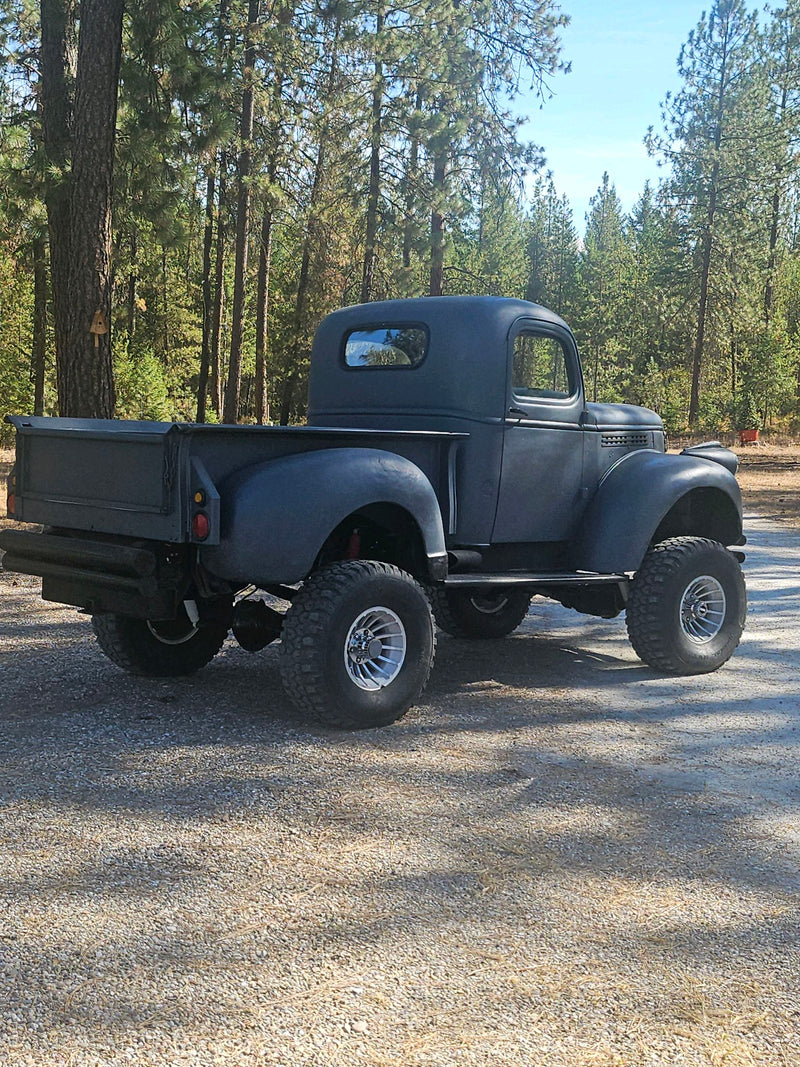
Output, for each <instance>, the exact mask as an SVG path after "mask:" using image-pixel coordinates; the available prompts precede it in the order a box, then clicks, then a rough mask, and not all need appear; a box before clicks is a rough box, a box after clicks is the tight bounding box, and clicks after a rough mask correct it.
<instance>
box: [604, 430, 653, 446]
mask: <svg viewBox="0 0 800 1067" xmlns="http://www.w3.org/2000/svg"><path fill="white" fill-rule="evenodd" d="M600 443H601V445H602V447H603V448H647V447H648V446H649V445H650V434H649V433H604V434H603V435H602V437H601V438H600Z"/></svg>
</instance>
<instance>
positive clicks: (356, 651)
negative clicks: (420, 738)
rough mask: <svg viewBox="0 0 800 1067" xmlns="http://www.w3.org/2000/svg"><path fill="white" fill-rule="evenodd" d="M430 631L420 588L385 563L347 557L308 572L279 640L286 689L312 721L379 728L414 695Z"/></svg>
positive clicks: (429, 653) (422, 681) (424, 669)
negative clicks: (317, 570)
mask: <svg viewBox="0 0 800 1067" xmlns="http://www.w3.org/2000/svg"><path fill="white" fill-rule="evenodd" d="M434 652H435V637H434V629H433V618H432V616H431V609H430V604H429V603H428V598H427V597H426V595H425V593H424V591H423V589H422V587H421V586H420V585H419V584H418V583H417V582H416V581H415V580H414V579H413V578H412V577H411V575H409V574H406V573H405V572H404V571H401V570H399V569H398V568H397V567H394V566H392V565H391V564H389V563H377V562H371V561H368V560H351V561H347V562H342V563H335V564H333V565H332V566H330V567H326V568H325V569H324V570H321V571H319V572H317V573H316V574H314V575H312V576H311V577H310V578H309V579H308V581H307V582H305V584H304V585H303V588H302V589H301V590H300V592H299V593H298V594H297V596H296V597H295V598H294V600H293V601H292V606H291V608H290V609H289V611H288V612H287V614H286V618H285V621H284V624H283V634H282V638H281V649H280V654H281V677H282V680H283V685H284V688H285V689H286V693H287V695H288V696H289V698H290V699H291V700H292V702H293V703H294V704H295V705H296V706H297V707H298V708H299V709H300V710H301V711H303V712H305V713H308V714H310V715H312V716H313V717H314V718H316V719H317V720H319V721H320V722H324V723H328V724H330V725H332V726H342V727H345V728H348V729H364V728H368V727H373V726H386V725H388V724H389V723H392V722H395V721H396V720H397V719H399V718H401V717H402V716H403V715H404V714H405V713H406V711H408V709H409V708H410V707H411V705H412V704H414V703H415V702H416V701H417V700H418V699H419V697H420V695H421V693H422V691H423V689H424V688H425V685H426V683H427V681H428V677H429V675H430V672H431V667H432V666H433V658H434Z"/></svg>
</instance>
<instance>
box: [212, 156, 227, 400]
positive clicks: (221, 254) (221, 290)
mask: <svg viewBox="0 0 800 1067" xmlns="http://www.w3.org/2000/svg"><path fill="white" fill-rule="evenodd" d="M227 187H228V156H227V154H226V153H225V152H222V153H221V155H220V162H219V192H218V194H217V247H216V251H215V254H214V310H213V316H212V320H211V404H212V406H213V408H214V412H215V413H216V415H217V418H219V417H220V416H221V415H222V366H221V363H222V317H223V312H224V308H225V242H226V240H227V237H228V228H227V226H226V225H225V216H224V210H225V195H226V193H227Z"/></svg>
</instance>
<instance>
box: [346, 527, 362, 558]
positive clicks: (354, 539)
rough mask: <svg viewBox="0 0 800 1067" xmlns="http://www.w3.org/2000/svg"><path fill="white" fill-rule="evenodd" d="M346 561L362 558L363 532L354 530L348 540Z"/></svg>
mask: <svg viewBox="0 0 800 1067" xmlns="http://www.w3.org/2000/svg"><path fill="white" fill-rule="evenodd" d="M344 558H345V559H360V558H361V531H360V530H353V532H352V533H351V534H350V537H349V538H348V540H347V551H346V552H345V554H344Z"/></svg>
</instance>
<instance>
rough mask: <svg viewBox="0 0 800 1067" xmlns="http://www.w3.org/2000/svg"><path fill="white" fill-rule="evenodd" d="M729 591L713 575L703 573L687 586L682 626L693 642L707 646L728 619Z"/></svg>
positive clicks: (681, 608) (683, 604) (682, 600)
mask: <svg viewBox="0 0 800 1067" xmlns="http://www.w3.org/2000/svg"><path fill="white" fill-rule="evenodd" d="M726 606H727V601H726V599H725V590H724V589H723V588H722V586H721V585H720V583H719V582H718V581H717V579H716V578H712V576H711V575H710V574H701V575H700V577H699V578H695V579H694V581H693V582H691V583H690V584H689V586H687V588H686V591H685V592H684V594H683V597H682V598H681V606H680V619H681V629H682V630H683V632H684V634H686V636H687V637H688V638H689V640H690V641H694V642H696V643H697V644H698V645H705V644H707V643H708V642H709V641H713V639H714V638H715V637H716V636H717V634H718V633H719V632H720V630H721V629H722V624H723V623H724V622H725V609H726Z"/></svg>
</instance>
